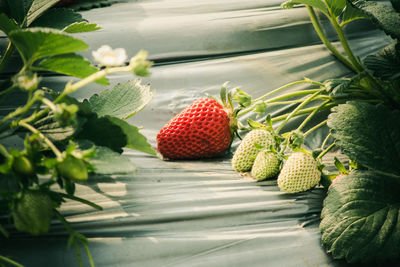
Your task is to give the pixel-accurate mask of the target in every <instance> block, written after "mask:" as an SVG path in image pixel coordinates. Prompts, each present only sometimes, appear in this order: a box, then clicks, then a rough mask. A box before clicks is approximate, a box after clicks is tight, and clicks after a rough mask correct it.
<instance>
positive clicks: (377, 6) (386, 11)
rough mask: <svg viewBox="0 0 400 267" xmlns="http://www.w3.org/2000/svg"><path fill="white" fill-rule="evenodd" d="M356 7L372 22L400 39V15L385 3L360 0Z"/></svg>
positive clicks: (355, 4)
mask: <svg viewBox="0 0 400 267" xmlns="http://www.w3.org/2000/svg"><path fill="white" fill-rule="evenodd" d="M354 6H355V7H356V8H358V9H360V10H361V11H362V12H364V13H365V14H366V15H368V16H369V17H370V18H371V20H372V22H374V23H375V24H376V25H377V26H378V27H379V28H381V29H382V30H383V31H384V32H385V33H386V34H388V35H390V36H391V37H392V38H394V39H396V38H397V39H399V38H400V13H397V12H396V10H395V9H394V8H393V7H391V6H389V5H385V4H383V3H378V2H374V1H365V0H360V1H357V2H355V3H354Z"/></svg>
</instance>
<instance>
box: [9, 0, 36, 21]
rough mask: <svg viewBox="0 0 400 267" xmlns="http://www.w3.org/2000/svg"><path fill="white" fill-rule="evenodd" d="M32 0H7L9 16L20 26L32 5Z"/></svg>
mask: <svg viewBox="0 0 400 267" xmlns="http://www.w3.org/2000/svg"><path fill="white" fill-rule="evenodd" d="M32 2H33V0H8V6H9V12H10V14H9V16H10V17H11V18H13V19H15V20H16V21H17V22H18V24H19V25H20V26H22V24H23V22H24V19H25V16H26V15H27V14H28V11H29V9H30V8H31V6H32Z"/></svg>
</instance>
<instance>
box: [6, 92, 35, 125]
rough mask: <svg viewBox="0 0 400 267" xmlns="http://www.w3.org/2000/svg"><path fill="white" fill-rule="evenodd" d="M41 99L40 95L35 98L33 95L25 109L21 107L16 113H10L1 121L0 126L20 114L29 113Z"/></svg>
mask: <svg viewBox="0 0 400 267" xmlns="http://www.w3.org/2000/svg"><path fill="white" fill-rule="evenodd" d="M39 98H40V96H39V95H36V94H35V95H34V96H33V97H31V95H30V96H29V99H28V101H27V102H26V104H25V106H23V107H19V108H17V109H16V110H15V111H13V112H11V113H8V114H7V116H5V117H4V118H3V119H1V121H0V125H1V124H4V123H5V122H6V121H8V120H9V119H12V118H14V117H16V116H18V115H20V114H23V113H26V112H28V111H29V109H30V108H31V107H32V105H33V104H34V103H35V102H36V101H37V100H38V99H39Z"/></svg>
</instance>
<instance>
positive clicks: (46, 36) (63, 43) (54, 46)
mask: <svg viewBox="0 0 400 267" xmlns="http://www.w3.org/2000/svg"><path fill="white" fill-rule="evenodd" d="M9 37H10V39H11V41H12V42H13V43H14V45H15V46H16V47H17V49H18V51H19V52H20V54H21V56H22V58H23V59H24V61H26V62H28V61H29V62H34V61H36V60H37V59H39V58H43V57H49V56H54V55H60V54H66V53H72V52H76V51H80V50H85V49H87V48H88V45H87V44H86V43H85V42H83V41H81V40H78V39H76V38H73V37H71V36H69V35H67V34H65V33H63V32H61V31H57V30H52V29H48V28H31V29H26V30H16V31H12V32H11V33H10V34H9Z"/></svg>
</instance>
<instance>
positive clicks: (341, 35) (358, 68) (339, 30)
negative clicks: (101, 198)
mask: <svg viewBox="0 0 400 267" xmlns="http://www.w3.org/2000/svg"><path fill="white" fill-rule="evenodd" d="M328 18H329V21H330V22H331V24H332V25H333V28H334V29H335V31H336V33H337V35H338V37H339V40H340V43H341V44H342V46H343V49H344V51H345V52H346V54H347V56H348V58H349V60H350V61H351V63H352V65H353V66H354V68H355V69H356V72H357V73H360V72H362V71H363V70H364V67H363V66H362V65H361V63H360V62H359V60H358V59H357V58H356V57H355V56H354V54H353V51H351V48H350V45H349V43H348V42H347V39H346V36H345V35H344V33H343V30H342V28H340V26H339V23H338V22H337V20H336V17H335V16H334V15H333V14H332V13H331V12H330V16H329V17H328Z"/></svg>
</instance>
